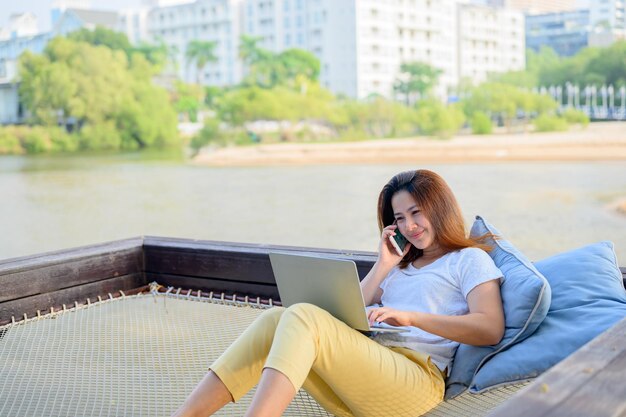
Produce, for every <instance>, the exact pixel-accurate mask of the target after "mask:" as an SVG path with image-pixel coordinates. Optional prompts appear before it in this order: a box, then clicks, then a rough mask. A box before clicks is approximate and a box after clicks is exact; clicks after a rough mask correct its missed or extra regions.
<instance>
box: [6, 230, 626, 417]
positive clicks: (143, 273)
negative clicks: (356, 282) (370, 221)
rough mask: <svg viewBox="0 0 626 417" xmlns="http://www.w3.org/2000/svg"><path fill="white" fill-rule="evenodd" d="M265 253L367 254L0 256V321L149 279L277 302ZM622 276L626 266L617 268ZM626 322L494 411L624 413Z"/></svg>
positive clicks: (157, 250) (234, 250)
mask: <svg viewBox="0 0 626 417" xmlns="http://www.w3.org/2000/svg"><path fill="white" fill-rule="evenodd" d="M270 251H285V252H294V253H300V254H315V255H324V256H327V257H336V258H341V259H352V260H354V261H355V262H356V264H357V269H358V271H359V275H360V276H361V278H363V277H364V276H365V275H366V274H367V272H368V271H369V269H370V268H371V267H372V265H373V263H374V262H375V260H376V254H375V253H372V252H346V251H340V250H330V249H314V248H299V247H286V246H270V245H252V244H237V243H226V242H212V241H195V240H185V239H170V238H159V237H140V238H132V239H126V240H121V241H116V242H110V243H105V244H100V245H92V246H87V247H82V248H76V249H69V250H63V251H58V252H51V253H46V254H41V255H35V256H29V257H23V258H15V259H9V260H4V261H0V289H1V290H0V325H2V324H6V323H8V322H11V321H12V320H16V321H19V320H21V319H23V318H24V316H25V315H26V316H27V317H32V316H33V315H36V314H37V313H38V312H40V313H45V312H47V311H49V310H50V308H51V307H53V308H55V309H59V308H62V307H63V305H64V304H66V305H68V306H69V305H74V303H75V302H78V303H79V304H84V303H86V302H87V299H88V298H89V299H91V300H95V299H97V297H98V296H101V297H107V296H109V294H111V296H116V295H119V294H120V291H124V292H125V293H126V294H130V293H133V292H138V291H140V290H142V289H144V290H145V289H146V285H147V284H148V283H149V282H152V281H156V282H158V283H160V284H162V285H165V286H173V287H181V288H189V289H194V290H200V291H204V292H207V293H208V292H211V291H213V292H219V293H221V292H224V293H226V294H228V295H229V296H233V295H234V296H235V297H241V298H243V297H245V296H248V297H252V298H256V297H259V298H260V299H261V300H262V301H264V302H268V300H269V299H272V300H274V301H276V300H279V296H278V291H277V289H276V284H275V281H274V275H273V273H272V268H271V265H270V261H269V256H268V254H269V252H270ZM621 271H622V276H623V278H624V281H625V282H626V268H621ZM625 340H626V320H624V321H622V322H620V323H618V324H617V325H616V326H614V327H613V328H611V329H609V330H608V331H607V332H605V333H603V334H602V335H600V336H599V337H597V338H596V339H594V340H593V341H591V342H590V343H589V344H587V345H586V346H584V347H583V348H581V349H580V350H579V351H577V352H576V353H574V354H573V355H571V356H570V357H569V358H567V359H566V360H564V361H563V362H561V363H560V364H558V365H556V366H555V367H553V368H552V369H551V370H550V371H548V372H547V373H546V374H544V375H543V376H542V377H540V378H539V379H538V380H536V381H535V382H534V383H533V384H531V385H530V386H529V387H528V388H526V389H525V390H523V391H522V392H520V393H519V394H517V395H516V396H515V397H513V398H512V399H511V400H509V401H507V402H505V403H504V404H503V405H502V407H501V408H499V409H498V410H496V411H494V412H493V413H492V414H491V415H492V416H493V417H515V416H525V417H527V416H533V417H535V416H537V417H542V416H563V417H565V416H567V417H578V416H579V417H591V416H593V417H604V416H607V417H608V416H625V415H626V384H624V383H623V375H624V374H626V343H624V341H625Z"/></svg>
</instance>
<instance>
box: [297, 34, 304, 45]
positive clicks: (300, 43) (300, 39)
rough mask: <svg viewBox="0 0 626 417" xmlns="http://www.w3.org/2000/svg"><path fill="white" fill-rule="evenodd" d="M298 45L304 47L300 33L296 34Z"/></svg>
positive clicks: (302, 36)
mask: <svg viewBox="0 0 626 417" xmlns="http://www.w3.org/2000/svg"><path fill="white" fill-rule="evenodd" d="M298 45H300V46H303V45H304V35H303V34H302V33H298Z"/></svg>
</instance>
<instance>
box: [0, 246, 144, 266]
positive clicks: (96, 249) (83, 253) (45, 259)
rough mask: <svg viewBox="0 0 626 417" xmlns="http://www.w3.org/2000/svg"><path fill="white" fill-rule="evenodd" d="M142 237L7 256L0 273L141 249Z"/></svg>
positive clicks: (0, 261) (2, 262)
mask: <svg viewBox="0 0 626 417" xmlns="http://www.w3.org/2000/svg"><path fill="white" fill-rule="evenodd" d="M143 242H144V239H143V237H132V238H128V239H121V240H115V241H112V242H105V243H97V244H94V245H86V246H79V247H75V248H69V249H61V250H58V251H52V252H44V253H38V254H34V255H30V256H21V257H18V258H9V259H3V260H0V275H6V274H12V273H16V272H21V271H28V270H32V269H35V268H42V267H46V266H53V265H59V264H63V263H66V262H68V261H76V260H80V259H85V258H89V257H93V256H94V255H103V254H108V253H115V252H118V251H121V250H128V249H138V248H141V249H142V250H143Z"/></svg>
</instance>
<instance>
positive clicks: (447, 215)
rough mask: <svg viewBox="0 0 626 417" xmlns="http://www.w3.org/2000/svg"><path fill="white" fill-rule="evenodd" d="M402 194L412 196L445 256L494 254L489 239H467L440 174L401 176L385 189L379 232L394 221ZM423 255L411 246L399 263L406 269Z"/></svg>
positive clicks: (407, 173) (456, 206)
mask: <svg viewBox="0 0 626 417" xmlns="http://www.w3.org/2000/svg"><path fill="white" fill-rule="evenodd" d="M400 191H406V192H408V193H409V194H411V196H413V198H414V199H415V202H416V203H417V206H418V207H419V208H420V210H422V212H423V213H424V216H426V218H427V219H428V220H429V221H430V224H431V226H432V228H433V231H434V236H435V243H437V244H438V245H439V246H440V247H441V248H442V249H443V250H444V251H445V252H446V253H448V252H452V251H455V250H459V249H463V248H468V247H478V248H480V249H483V250H485V251H490V250H491V246H489V245H487V244H485V243H484V240H485V238H486V237H488V236H489V235H485V236H480V237H478V238H475V239H474V238H470V237H468V236H467V233H466V230H465V222H464V221H463V214H462V213H461V208H460V207H459V203H458V202H457V201H456V197H455V196H454V194H453V193H452V190H451V189H450V187H449V186H448V184H446V182H445V181H444V179H443V178H442V177H441V176H440V175H439V174H436V173H434V172H433V171H429V170H427V169H418V170H417V171H405V172H401V173H399V174H398V175H396V176H394V177H393V178H392V179H391V180H390V181H389V182H388V183H387V184H386V185H385V186H384V187H383V189H382V191H381V192H380V195H379V196H378V228H379V229H380V232H381V233H382V230H383V229H384V228H385V227H387V226H389V225H391V224H392V223H393V221H394V220H395V216H394V214H393V207H391V198H392V197H393V196H394V195H395V194H396V193H398V192H400ZM422 255H423V251H422V250H421V249H418V248H416V247H415V246H413V245H411V248H410V250H409V252H408V253H407V254H406V255H405V256H404V258H402V261H400V264H399V266H400V268H401V269H404V268H406V267H407V266H408V265H409V264H410V263H411V262H413V261H415V260H416V259H418V258H419V257H421V256H422Z"/></svg>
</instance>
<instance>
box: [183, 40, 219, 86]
mask: <svg viewBox="0 0 626 417" xmlns="http://www.w3.org/2000/svg"><path fill="white" fill-rule="evenodd" d="M216 47H217V43H216V42H209V41H199V40H193V41H191V42H189V43H188V44H187V50H186V52H185V57H186V58H187V63H188V64H189V63H190V62H195V64H196V82H197V83H198V84H201V77H202V72H203V71H204V67H206V65H207V64H208V63H212V62H217V56H216V55H215V48H216Z"/></svg>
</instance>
